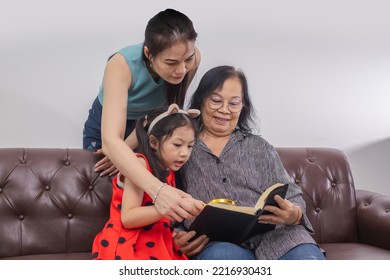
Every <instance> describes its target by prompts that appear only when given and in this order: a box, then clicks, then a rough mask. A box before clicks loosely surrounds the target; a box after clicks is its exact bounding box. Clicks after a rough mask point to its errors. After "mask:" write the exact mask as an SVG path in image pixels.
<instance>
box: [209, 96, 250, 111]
mask: <svg viewBox="0 0 390 280" xmlns="http://www.w3.org/2000/svg"><path fill="white" fill-rule="evenodd" d="M225 103H227V105H228V109H229V111H230V112H232V113H238V112H240V111H241V110H242V107H244V105H243V104H242V101H241V99H239V98H233V99H232V100H230V101H224V100H223V99H222V98H220V97H216V96H210V97H209V108H210V109H211V110H219V109H221V108H222V106H224V104H225Z"/></svg>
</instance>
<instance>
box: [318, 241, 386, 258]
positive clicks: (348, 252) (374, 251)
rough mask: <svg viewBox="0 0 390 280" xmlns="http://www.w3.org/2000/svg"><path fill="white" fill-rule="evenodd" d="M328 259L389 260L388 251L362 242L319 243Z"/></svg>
mask: <svg viewBox="0 0 390 280" xmlns="http://www.w3.org/2000/svg"><path fill="white" fill-rule="evenodd" d="M319 245H320V247H321V248H322V249H323V250H324V251H325V253H326V258H327V259H328V260H390V251H389V250H385V249H382V248H378V247H374V246H370V245H366V244H362V243H321V244H319Z"/></svg>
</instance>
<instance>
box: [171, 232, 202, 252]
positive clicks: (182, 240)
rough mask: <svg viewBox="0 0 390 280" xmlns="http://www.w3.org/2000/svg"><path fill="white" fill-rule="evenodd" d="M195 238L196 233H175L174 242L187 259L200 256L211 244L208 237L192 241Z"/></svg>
mask: <svg viewBox="0 0 390 280" xmlns="http://www.w3.org/2000/svg"><path fill="white" fill-rule="evenodd" d="M194 236H195V231H190V232H186V231H180V232H176V233H174V236H173V241H174V242H175V243H176V245H177V246H178V247H179V249H180V250H181V251H182V252H183V253H184V254H185V255H186V256H187V257H191V256H194V255H196V254H199V253H200V252H201V251H202V250H203V248H204V247H205V246H206V244H207V243H208V242H209V238H207V236H206V235H201V236H199V237H198V238H196V239H194V240H192V241H190V240H191V239H192V238H193V237H194Z"/></svg>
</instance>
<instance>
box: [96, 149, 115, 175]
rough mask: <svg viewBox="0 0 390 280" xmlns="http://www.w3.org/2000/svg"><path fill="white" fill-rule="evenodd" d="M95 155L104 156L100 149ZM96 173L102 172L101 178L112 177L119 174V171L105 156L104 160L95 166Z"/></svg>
mask: <svg viewBox="0 0 390 280" xmlns="http://www.w3.org/2000/svg"><path fill="white" fill-rule="evenodd" d="M94 154H95V155H103V151H102V149H99V150H97V151H95V152H94ZM95 172H101V173H100V176H106V175H109V176H112V175H115V174H117V173H118V172H119V171H118V169H116V167H115V166H114V165H113V164H112V162H111V161H110V160H109V159H108V157H107V156H104V157H103V159H101V160H99V161H98V162H97V163H96V164H95Z"/></svg>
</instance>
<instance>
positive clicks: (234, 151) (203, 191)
mask: <svg viewBox="0 0 390 280" xmlns="http://www.w3.org/2000/svg"><path fill="white" fill-rule="evenodd" d="M180 177H181V182H180V184H179V185H178V187H180V188H181V189H183V190H184V191H186V192H187V193H189V194H191V195H192V196H193V197H194V198H197V199H200V200H202V201H203V202H205V203H207V202H209V201H210V200H211V199H214V198H229V199H232V200H234V201H236V203H237V205H243V206H254V205H255V204H256V201H257V199H258V198H259V196H260V195H261V193H263V192H264V190H265V189H266V188H267V187H268V186H271V185H273V184H275V183H289V188H288V191H287V195H286V198H287V199H288V200H290V201H291V202H292V203H294V204H296V205H299V206H300V207H301V209H302V212H303V213H304V216H303V219H302V223H301V225H297V226H290V225H278V226H277V227H276V229H275V230H273V231H269V232H267V233H265V234H262V235H258V236H255V237H253V238H251V239H250V240H248V241H246V242H245V244H242V246H245V247H249V248H250V249H252V250H253V251H254V252H255V254H256V257H257V258H258V259H278V258H279V257H281V256H282V255H284V254H285V253H287V252H288V251H289V250H290V249H292V248H294V247H295V246H297V245H299V244H302V243H315V241H314V240H313V238H312V237H311V233H313V228H312V226H311V224H310V222H309V220H308V219H307V216H306V215H305V212H306V205H305V202H304V200H303V198H302V191H301V189H300V188H299V186H297V185H295V184H294V183H293V182H291V178H290V177H289V176H288V174H287V172H286V170H285V169H284V167H283V165H282V162H281V160H280V158H279V156H278V154H277V152H276V150H275V149H274V147H273V146H272V145H270V144H269V143H268V142H267V141H266V140H265V139H263V138H262V137H261V136H258V135H253V134H246V135H245V134H244V133H242V132H241V131H240V130H236V131H234V132H233V133H232V135H231V137H230V139H229V140H228V142H227V144H226V146H225V147H224V149H223V151H222V152H221V154H220V156H219V157H217V156H215V155H214V154H213V153H212V152H211V151H210V149H209V148H208V147H207V146H206V145H205V144H204V142H203V141H202V140H201V139H199V138H198V139H197V141H196V143H195V145H194V148H193V151H192V155H191V157H190V159H189V161H188V162H187V163H186V164H185V165H184V166H183V167H182V169H181V170H180ZM184 225H185V227H188V226H189V222H185V224H184Z"/></svg>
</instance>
